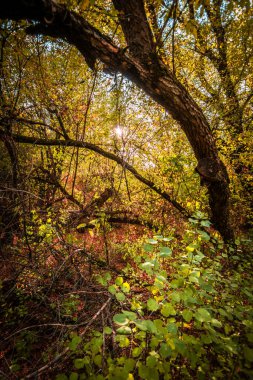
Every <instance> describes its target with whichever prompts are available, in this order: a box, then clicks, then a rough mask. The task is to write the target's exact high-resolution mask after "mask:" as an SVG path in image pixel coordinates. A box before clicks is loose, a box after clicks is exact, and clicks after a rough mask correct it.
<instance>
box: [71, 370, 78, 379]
mask: <svg viewBox="0 0 253 380" xmlns="http://www.w3.org/2000/svg"><path fill="white" fill-rule="evenodd" d="M78 376H79V375H78V373H77V372H71V374H70V376H69V380H78Z"/></svg>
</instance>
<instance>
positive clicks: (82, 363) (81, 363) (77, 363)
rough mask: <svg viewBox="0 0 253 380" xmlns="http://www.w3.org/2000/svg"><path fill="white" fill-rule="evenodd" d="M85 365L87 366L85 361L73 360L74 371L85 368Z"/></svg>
mask: <svg viewBox="0 0 253 380" xmlns="http://www.w3.org/2000/svg"><path fill="white" fill-rule="evenodd" d="M85 364H87V362H86V360H85V359H75V360H74V367H75V368H76V369H81V368H83V367H84V366H85Z"/></svg>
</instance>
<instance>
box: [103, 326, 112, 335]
mask: <svg viewBox="0 0 253 380" xmlns="http://www.w3.org/2000/svg"><path fill="white" fill-rule="evenodd" d="M103 331H104V334H107V335H109V334H111V333H112V329H111V327H109V326H106V327H104V329H103Z"/></svg>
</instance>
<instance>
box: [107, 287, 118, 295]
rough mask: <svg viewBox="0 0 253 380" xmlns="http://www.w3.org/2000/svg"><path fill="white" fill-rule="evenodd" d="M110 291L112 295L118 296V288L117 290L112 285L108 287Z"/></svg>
mask: <svg viewBox="0 0 253 380" xmlns="http://www.w3.org/2000/svg"><path fill="white" fill-rule="evenodd" d="M108 291H109V292H110V293H111V294H116V292H117V288H116V286H115V285H110V286H109V287H108Z"/></svg>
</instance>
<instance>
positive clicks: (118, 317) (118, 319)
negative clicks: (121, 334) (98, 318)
mask: <svg viewBox="0 0 253 380" xmlns="http://www.w3.org/2000/svg"><path fill="white" fill-rule="evenodd" d="M113 321H114V322H115V323H117V325H121V326H125V325H127V324H128V323H129V319H128V318H127V317H126V315H125V314H115V315H114V316H113Z"/></svg>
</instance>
